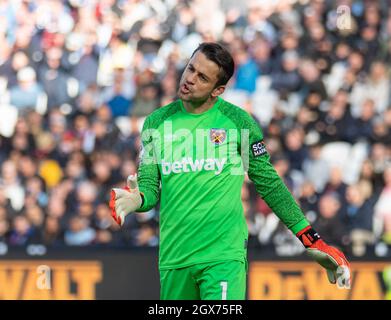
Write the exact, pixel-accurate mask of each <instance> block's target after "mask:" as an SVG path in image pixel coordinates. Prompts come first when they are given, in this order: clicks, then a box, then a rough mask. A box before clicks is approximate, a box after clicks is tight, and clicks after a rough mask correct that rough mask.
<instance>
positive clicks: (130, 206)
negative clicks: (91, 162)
mask: <svg viewBox="0 0 391 320" xmlns="http://www.w3.org/2000/svg"><path fill="white" fill-rule="evenodd" d="M126 185H127V187H126V188H124V189H120V188H113V189H111V199H110V209H111V216H112V217H113V218H114V220H115V221H116V222H117V223H118V224H119V225H120V226H122V225H123V224H124V221H125V217H126V216H127V215H128V214H129V213H131V212H134V211H136V210H137V209H139V208H140V207H141V204H142V199H141V195H140V191H139V189H138V184H137V174H134V175H130V176H129V177H128V179H127V181H126Z"/></svg>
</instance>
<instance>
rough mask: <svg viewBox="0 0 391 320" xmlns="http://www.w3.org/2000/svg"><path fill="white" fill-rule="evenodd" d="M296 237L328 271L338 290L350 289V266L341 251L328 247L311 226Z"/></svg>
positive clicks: (308, 252) (309, 253)
mask: <svg viewBox="0 0 391 320" xmlns="http://www.w3.org/2000/svg"><path fill="white" fill-rule="evenodd" d="M296 236H297V237H298V238H299V239H300V241H301V242H302V243H303V245H304V246H305V248H306V250H307V254H308V255H309V256H310V257H311V258H312V259H314V260H315V261H316V262H318V263H319V264H320V265H321V266H322V267H323V268H325V269H326V271H327V277H328V279H329V281H330V282H331V283H333V284H337V286H338V288H345V289H350V284H351V271H350V265H349V262H348V260H347V259H346V257H345V255H344V254H343V253H342V252H341V251H340V250H338V249H337V248H334V247H332V246H329V245H327V244H326V243H325V242H324V241H323V240H322V239H321V238H320V236H319V235H318V233H317V232H316V231H315V230H314V229H312V227H311V226H308V227H306V228H304V229H303V230H301V231H300V232H298V233H297V234H296Z"/></svg>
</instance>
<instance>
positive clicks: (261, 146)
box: [251, 140, 267, 157]
mask: <svg viewBox="0 0 391 320" xmlns="http://www.w3.org/2000/svg"><path fill="white" fill-rule="evenodd" d="M251 151H252V153H253V155H254V157H260V156H263V155H264V154H267V151H266V145H265V142H264V141H263V140H260V141H256V142H254V143H253V144H252V145H251Z"/></svg>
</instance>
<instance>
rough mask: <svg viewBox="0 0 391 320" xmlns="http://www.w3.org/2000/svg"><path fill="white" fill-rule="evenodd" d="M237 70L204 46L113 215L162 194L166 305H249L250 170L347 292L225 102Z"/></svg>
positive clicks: (212, 46) (250, 133) (336, 260)
mask: <svg viewBox="0 0 391 320" xmlns="http://www.w3.org/2000/svg"><path fill="white" fill-rule="evenodd" d="M233 72H234V62H233V59H232V57H231V55H230V54H229V52H228V51H227V50H226V49H225V48H224V47H222V46H220V45H219V44H216V43H202V44H200V45H199V47H198V48H197V49H196V50H195V51H194V52H193V55H192V57H191V58H190V61H189V62H188V64H187V66H186V68H185V70H184V72H183V74H182V77H181V80H180V84H179V90H178V97H179V99H178V100H177V101H174V102H172V103H170V104H168V105H166V106H164V107H161V108H159V109H157V110H156V111H154V112H153V113H152V114H150V115H149V116H148V117H147V118H146V120H145V122H144V126H143V130H142V133H141V139H142V145H143V150H142V153H141V155H140V158H141V159H140V165H139V169H138V175H137V176H136V175H135V176H130V177H129V178H128V183H127V187H126V188H124V189H118V188H114V189H112V191H111V200H110V208H111V210H112V215H113V218H114V219H115V220H116V221H117V223H118V224H120V225H122V224H123V223H124V220H125V217H126V215H128V214H129V213H132V212H135V211H137V212H144V211H148V210H150V209H151V208H153V207H154V206H155V205H156V204H157V202H158V199H159V196H160V249H159V272H160V284H161V292H160V297H161V299H193V300H199V299H213V300H224V299H244V298H245V293H246V275H247V239H248V230H247V224H246V221H245V217H244V214H243V208H242V202H241V188H242V184H243V181H244V174H245V172H247V173H248V176H249V178H250V179H251V180H252V181H253V183H254V184H255V187H256V190H257V192H258V193H259V194H260V195H261V197H262V198H263V199H264V200H265V202H266V203H267V204H268V205H269V207H270V208H271V209H272V210H273V212H274V213H275V214H276V215H277V216H278V217H279V218H280V219H281V221H282V222H283V223H284V224H285V225H286V226H287V227H288V228H289V229H290V230H291V231H292V232H293V233H294V234H295V235H296V236H297V237H298V238H299V239H300V240H301V242H302V243H303V245H304V246H305V248H306V249H307V252H308V254H309V255H310V256H311V257H313V258H314V260H315V261H317V262H318V263H319V264H321V265H322V266H323V267H324V268H325V269H326V271H327V275H328V278H329V280H330V282H331V283H334V284H335V283H336V284H337V285H338V286H340V287H345V288H348V287H350V267H349V263H348V261H347V260H346V258H345V256H344V255H343V253H342V252H340V251H339V250H338V249H336V248H334V247H331V246H328V245H327V244H326V243H325V242H324V241H323V240H322V239H321V238H320V236H319V235H318V234H317V233H316V231H315V230H314V229H312V228H311V226H310V224H309V222H308V221H307V220H306V218H305V217H304V215H303V213H302V211H301V209H300V207H299V206H298V205H297V203H296V201H295V199H294V198H293V196H292V195H291V194H290V192H289V191H288V189H287V187H286V186H285V185H284V183H283V182H282V180H281V179H280V177H279V176H278V174H277V173H276V171H275V169H274V168H273V166H272V165H271V163H270V156H269V155H268V153H267V150H266V147H265V144H264V141H263V134H262V130H261V128H260V127H259V125H258V124H257V123H256V122H255V121H254V119H253V118H252V117H251V116H250V115H249V114H248V113H247V112H245V111H244V110H242V109H241V108H239V107H237V106H234V105H232V104H230V103H228V102H227V101H225V100H223V99H222V98H221V97H220V95H221V94H222V93H223V92H224V90H225V88H226V84H227V82H228V80H229V79H230V78H231V76H232V74H233Z"/></svg>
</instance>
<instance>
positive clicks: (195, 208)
mask: <svg viewBox="0 0 391 320" xmlns="http://www.w3.org/2000/svg"><path fill="white" fill-rule="evenodd" d="M262 139H263V134H262V130H261V128H260V127H259V126H258V124H257V123H256V122H255V120H254V119H253V118H252V117H251V116H250V115H249V114H248V113H247V112H245V111H244V110H242V109H241V108H239V107H237V106H235V105H233V104H230V103H228V102H226V101H225V100H223V99H222V98H218V99H217V101H216V102H215V104H214V106H213V107H212V108H210V109H209V110H207V111H206V112H203V113H201V114H192V113H188V112H187V111H186V110H185V108H184V107H183V104H182V102H181V101H180V100H177V101H175V102H173V103H171V104H169V105H167V106H164V107H161V108H160V109H158V110H156V111H155V112H153V113H152V114H151V115H149V116H148V117H147V118H146V120H145V123H144V127H143V130H142V144H143V151H142V155H141V160H140V165H139V171H138V183H139V189H140V191H141V192H143V193H144V203H143V206H142V207H141V208H140V209H139V210H138V211H140V212H142V211H148V210H150V209H151V208H153V207H154V206H155V205H156V204H157V202H158V200H159V196H160V251H159V268H160V270H166V269H174V268H182V267H187V266H191V265H194V264H200V263H214V262H218V261H224V260H237V261H243V262H244V261H245V260H246V253H247V248H246V243H247V239H248V230H247V224H246V221H245V217H244V214H243V207H242V202H241V188H242V185H243V181H244V175H245V171H247V172H248V175H249V178H250V179H251V180H252V181H253V182H254V184H255V186H256V190H257V192H258V193H259V194H260V195H261V196H262V198H263V199H264V200H265V201H266V203H267V204H268V205H269V206H270V208H271V209H272V210H273V211H274V212H275V214H276V215H277V216H278V217H279V218H280V219H281V220H282V222H283V223H284V224H285V225H286V226H287V227H288V228H290V229H291V230H292V231H293V232H294V233H296V229H297V228H298V226H299V227H300V228H301V227H303V228H304V227H305V226H307V225H308V222H307V221H306V220H305V217H304V215H303V213H302V211H301V210H300V208H299V206H298V205H297V203H296V201H295V200H294V198H293V197H292V195H291V194H290V192H289V190H288V189H287V187H286V186H285V185H284V183H283V182H282V180H281V179H280V177H279V176H278V175H277V173H276V171H275V170H274V168H273V166H272V165H271V163H270V158H269V155H268V154H267V153H266V152H265V150H264V149H259V150H261V151H259V150H258V151H257V152H261V153H255V154H254V148H255V146H254V144H257V143H260V141H262Z"/></svg>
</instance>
